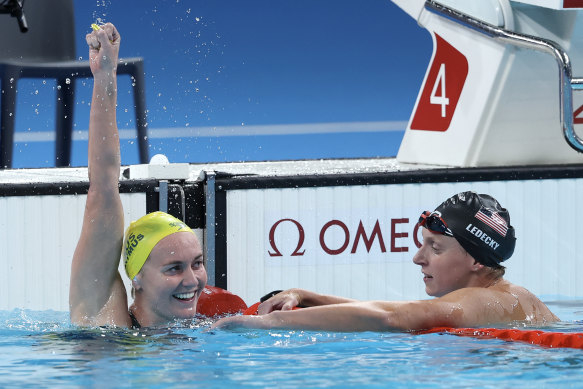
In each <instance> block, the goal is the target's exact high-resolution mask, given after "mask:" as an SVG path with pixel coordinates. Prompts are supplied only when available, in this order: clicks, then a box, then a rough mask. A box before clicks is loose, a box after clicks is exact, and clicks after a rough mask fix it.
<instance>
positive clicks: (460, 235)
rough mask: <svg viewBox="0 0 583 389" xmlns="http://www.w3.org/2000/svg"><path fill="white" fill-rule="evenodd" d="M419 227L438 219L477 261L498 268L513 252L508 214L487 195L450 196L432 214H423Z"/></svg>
mask: <svg viewBox="0 0 583 389" xmlns="http://www.w3.org/2000/svg"><path fill="white" fill-rule="evenodd" d="M422 218H423V219H422V221H421V223H422V225H423V226H424V227H426V228H428V227H427V224H429V223H433V222H434V221H433V220H432V219H434V218H435V219H438V218H441V219H443V220H444V221H445V222H446V223H447V227H448V228H449V230H450V231H451V233H452V235H453V237H454V238H455V239H456V240H457V241H458V242H459V244H460V245H461V246H462V247H463V248H464V249H465V250H466V251H467V252H468V253H469V254H470V255H471V256H472V257H474V259H476V260H477V261H478V262H480V263H481V264H483V265H485V266H489V267H492V268H501V267H502V266H501V265H500V264H501V263H502V262H504V261H505V260H507V259H508V258H510V257H511V256H512V253H514V246H515V245H516V238H515V236H514V227H512V226H511V225H510V214H509V213H508V211H507V210H506V209H505V208H502V206H501V205H500V204H499V203H498V201H496V199H495V198H493V197H492V196H489V195H486V194H477V193H474V192H462V193H459V194H457V195H455V196H453V197H450V198H449V199H447V200H446V201H444V202H443V203H441V205H440V206H438V207H437V208H436V209H435V211H434V212H433V213H429V212H424V213H423V215H422Z"/></svg>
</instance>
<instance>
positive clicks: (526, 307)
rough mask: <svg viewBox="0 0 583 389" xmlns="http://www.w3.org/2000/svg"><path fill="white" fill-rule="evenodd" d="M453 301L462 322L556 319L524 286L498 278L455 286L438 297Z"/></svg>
mask: <svg viewBox="0 0 583 389" xmlns="http://www.w3.org/2000/svg"><path fill="white" fill-rule="evenodd" d="M441 300H443V301H444V302H449V303H457V304H459V306H460V307H461V309H462V310H463V312H464V314H463V316H462V317H463V321H464V324H463V325H469V326H474V325H489V324H502V323H510V322H526V323H529V324H544V323H549V322H554V321H557V320H558V318H557V317H556V316H555V315H554V314H553V313H552V312H551V311H550V310H549V309H548V307H547V306H546V305H545V304H544V303H543V302H542V301H541V300H540V299H539V298H538V297H536V296H535V295H534V294H533V293H531V292H530V291H529V290H528V289H526V288H524V287H522V286H518V285H514V284H512V283H510V282H508V281H506V280H501V281H500V282H498V283H496V284H495V285H493V286H491V287H487V288H484V287H472V288H462V289H458V290H456V291H454V292H452V293H449V294H447V295H445V296H443V297H442V298H441Z"/></svg>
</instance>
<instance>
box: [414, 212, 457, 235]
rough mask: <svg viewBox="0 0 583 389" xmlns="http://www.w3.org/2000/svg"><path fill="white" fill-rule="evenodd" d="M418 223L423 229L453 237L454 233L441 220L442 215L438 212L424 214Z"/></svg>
mask: <svg viewBox="0 0 583 389" xmlns="http://www.w3.org/2000/svg"><path fill="white" fill-rule="evenodd" d="M417 223H418V224H419V225H420V226H421V227H425V228H427V229H428V230H429V231H432V232H436V233H438V234H443V235H445V236H451V237H453V233H452V232H451V230H450V229H449V228H448V227H447V223H445V221H444V220H443V219H442V218H441V215H440V214H438V213H436V212H429V211H425V212H423V213H422V214H421V216H419V221H418V222H417Z"/></svg>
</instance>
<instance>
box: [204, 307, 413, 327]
mask: <svg viewBox="0 0 583 389" xmlns="http://www.w3.org/2000/svg"><path fill="white" fill-rule="evenodd" d="M392 317H393V313H392V312H391V311H387V310H386V309H384V308H383V306H382V305H380V304H378V303H377V302H372V301H370V302H358V303H347V304H336V305H326V306H320V307H313V308H304V309H299V310H295V311H274V312H272V313H270V314H268V315H263V316H233V317H228V318H224V319H221V320H220V321H218V322H217V323H216V324H215V326H214V327H216V328H225V329H232V328H256V329H291V330H312V331H336V332H354V331H398V330H402V328H399V327H398V326H395V325H393V318H392Z"/></svg>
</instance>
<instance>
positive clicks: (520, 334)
mask: <svg viewBox="0 0 583 389" xmlns="http://www.w3.org/2000/svg"><path fill="white" fill-rule="evenodd" d="M434 333H447V334H452V335H457V336H469V337H472V338H480V339H500V340H506V341H518V342H526V343H530V344H535V345H538V346H544V347H550V348H559V347H564V348H577V349H583V333H580V332H572V333H571V332H548V331H540V330H517V329H498V328H450V327H437V328H432V329H430V330H423V331H416V332H415V334H418V335H421V334H434Z"/></svg>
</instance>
